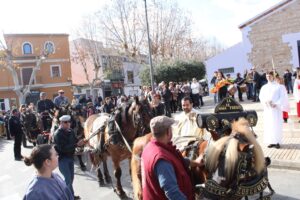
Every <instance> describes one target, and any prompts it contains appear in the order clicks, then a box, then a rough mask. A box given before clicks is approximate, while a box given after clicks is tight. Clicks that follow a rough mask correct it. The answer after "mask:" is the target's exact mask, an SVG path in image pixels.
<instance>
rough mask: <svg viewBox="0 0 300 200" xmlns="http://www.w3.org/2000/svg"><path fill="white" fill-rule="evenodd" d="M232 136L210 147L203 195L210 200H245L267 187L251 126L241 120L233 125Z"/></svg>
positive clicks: (261, 154) (260, 155)
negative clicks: (207, 173) (244, 199)
mask: <svg viewBox="0 0 300 200" xmlns="http://www.w3.org/2000/svg"><path fill="white" fill-rule="evenodd" d="M231 127H232V131H231V134H230V135H229V136H224V137H222V138H221V139H219V140H218V141H216V142H215V143H214V144H213V145H210V146H209V148H208V151H207V156H206V161H205V165H206V169H207V170H208V172H209V176H208V180H207V182H206V183H205V188H201V192H202V194H203V195H204V196H205V197H206V198H209V199H220V200H221V199H226V200H230V199H242V198H243V197H245V198H246V199H247V198H248V197H247V196H248V195H253V194H256V193H260V195H261V197H260V198H262V195H263V190H264V189H265V188H266V187H267V186H268V187H269V189H270V191H271V194H270V195H272V194H273V190H272V188H271V186H270V184H269V182H268V178H267V169H266V162H265V158H264V155H263V151H262V148H261V147H260V145H259V144H258V142H257V141H256V138H255V134H254V133H253V131H252V129H251V127H250V125H249V122H248V121H247V120H246V119H244V118H241V119H239V120H237V121H235V122H233V123H232V125H231Z"/></svg>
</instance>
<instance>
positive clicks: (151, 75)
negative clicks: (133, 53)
mask: <svg viewBox="0 0 300 200" xmlns="http://www.w3.org/2000/svg"><path fill="white" fill-rule="evenodd" d="M144 2H145V14H146V25H147V35H148V47H149V62H150V80H151V88H152V91H154V80H153V64H152V53H151V40H150V33H149V23H148V12H147V0H144Z"/></svg>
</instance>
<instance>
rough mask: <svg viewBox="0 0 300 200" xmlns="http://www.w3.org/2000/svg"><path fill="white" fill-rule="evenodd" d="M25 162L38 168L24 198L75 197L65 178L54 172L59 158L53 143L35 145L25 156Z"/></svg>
mask: <svg viewBox="0 0 300 200" xmlns="http://www.w3.org/2000/svg"><path fill="white" fill-rule="evenodd" d="M24 162H25V164H26V165H27V166H30V165H32V164H33V165H34V167H35V168H36V169H37V174H36V176H35V177H34V178H33V180H32V181H31V182H30V184H29V186H28V188H27V192H26V194H25V196H24V198H23V199H24V200H35V199H44V200H48V199H49V200H50V199H53V200H54V199H64V200H72V199H74V197H73V194H72V193H71V191H70V189H69V188H68V187H67V185H66V183H65V182H64V181H63V179H62V178H61V177H60V176H59V175H58V174H56V173H54V172H53V171H54V170H55V169H56V167H57V164H58V158H57V153H56V151H55V149H54V147H53V146H52V145H49V144H44V145H40V146H37V147H35V148H34V149H33V150H32V152H31V155H30V157H25V159H24Z"/></svg>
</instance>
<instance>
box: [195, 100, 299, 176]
mask: <svg viewBox="0 0 300 200" xmlns="http://www.w3.org/2000/svg"><path fill="white" fill-rule="evenodd" d="M244 99H245V98H244ZM289 99H290V108H291V111H290V112H289V115H290V118H289V120H288V123H284V125H283V143H282V145H281V148H280V149H275V148H267V145H266V144H264V143H263V130H264V127H263V126H264V125H263V120H262V119H263V107H262V105H261V104H260V103H257V102H252V101H248V100H245V102H242V103H241V105H242V106H243V108H244V110H255V111H256V112H257V115H258V122H257V125H256V127H254V128H253V129H254V131H255V133H256V134H257V136H258V142H259V143H260V145H261V147H262V148H263V151H264V154H265V156H268V157H270V158H271V160H272V163H271V166H270V167H273V168H282V169H294V170H300V123H298V121H299V119H298V118H297V115H296V103H295V101H294V99H293V96H292V95H291V96H289ZM204 104H205V106H203V107H201V109H200V111H201V112H203V113H213V112H214V107H215V106H214V103H213V98H212V97H204Z"/></svg>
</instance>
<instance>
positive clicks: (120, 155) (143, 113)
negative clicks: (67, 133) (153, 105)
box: [85, 98, 152, 198]
mask: <svg viewBox="0 0 300 200" xmlns="http://www.w3.org/2000/svg"><path fill="white" fill-rule="evenodd" d="M151 118H152V113H151V109H150V105H149V103H148V101H147V100H145V99H143V100H139V99H138V98H135V101H134V102H133V103H131V104H128V105H127V106H124V107H123V108H122V109H121V120H116V122H115V123H116V127H120V128H119V129H118V136H119V138H120V139H119V140H120V141H119V142H118V144H112V142H111V136H110V135H109V134H108V121H109V120H110V115H108V114H105V113H103V114H96V115H92V116H90V117H89V118H88V119H87V121H86V123H85V138H86V139H89V146H90V147H92V148H93V149H94V151H93V153H92V156H91V160H92V163H93V165H94V166H97V167H98V169H97V175H98V181H99V183H100V186H102V185H103V176H102V173H101V169H100V164H101V162H103V167H104V175H105V179H106V181H107V182H109V172H108V170H107V165H106V159H107V156H108V155H110V156H111V159H112V162H113V166H114V175H115V178H116V180H117V183H116V188H115V191H116V193H117V194H118V195H119V196H120V197H121V198H125V197H126V193H125V192H124V191H123V188H122V185H121V175H122V170H121V168H120V162H121V161H122V160H125V159H130V158H131V149H130V148H131V147H128V145H127V144H129V145H130V144H132V143H133V141H134V140H135V138H137V137H138V136H142V135H144V133H145V132H146V131H148V132H149V130H150V129H149V123H150V120H151ZM103 127H104V128H103ZM101 130H104V141H105V145H104V146H105V151H104V152H101V151H97V149H99V148H100V138H101V136H100V134H101V133H100V132H101ZM93 135H95V136H93ZM126 143H127V144H126Z"/></svg>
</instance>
